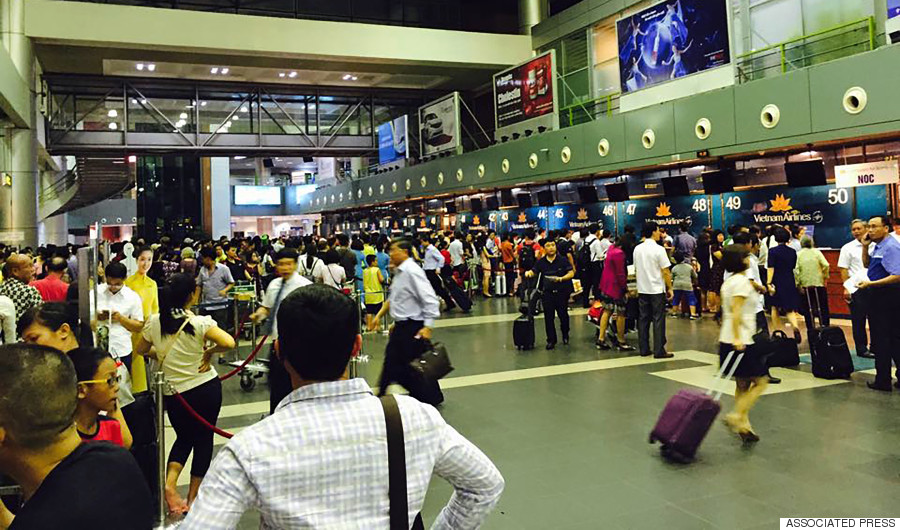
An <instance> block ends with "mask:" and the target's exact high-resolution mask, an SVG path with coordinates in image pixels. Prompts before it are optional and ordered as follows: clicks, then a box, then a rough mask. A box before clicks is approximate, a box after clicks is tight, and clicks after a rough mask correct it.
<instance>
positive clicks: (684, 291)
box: [672, 250, 700, 320]
mask: <svg viewBox="0 0 900 530" xmlns="http://www.w3.org/2000/svg"><path fill="white" fill-rule="evenodd" d="M673 258H674V259H675V266H674V267H672V287H673V288H674V290H675V297H674V298H673V299H672V316H673V317H677V316H678V312H679V311H680V310H681V299H682V298H685V297H687V302H688V305H689V306H690V307H691V316H690V318H691V320H697V319H698V318H700V315H699V314H698V313H697V296H696V295H694V286H695V285H696V284H697V271H696V270H695V269H694V267H693V266H692V265H691V264H690V262H689V261H688V260H687V259H685V258H686V256H685V255H684V252H682V251H680V250H676V251H675V253H674V254H673Z"/></svg>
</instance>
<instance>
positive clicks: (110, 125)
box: [109, 122, 119, 131]
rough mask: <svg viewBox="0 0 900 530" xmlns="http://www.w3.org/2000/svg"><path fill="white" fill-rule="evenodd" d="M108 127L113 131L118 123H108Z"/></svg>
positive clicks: (117, 126)
mask: <svg viewBox="0 0 900 530" xmlns="http://www.w3.org/2000/svg"><path fill="white" fill-rule="evenodd" d="M109 128H110V129H112V130H114V131H115V130H116V129H118V128H119V124H118V123H116V122H112V123H110V124H109Z"/></svg>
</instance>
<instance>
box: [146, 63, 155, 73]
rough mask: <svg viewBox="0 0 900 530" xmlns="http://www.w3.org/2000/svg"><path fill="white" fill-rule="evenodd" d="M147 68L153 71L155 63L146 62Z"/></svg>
mask: <svg viewBox="0 0 900 530" xmlns="http://www.w3.org/2000/svg"><path fill="white" fill-rule="evenodd" d="M147 70H150V71H151V72H152V71H154V70H156V65H155V64H152V63H151V64H148V65H147Z"/></svg>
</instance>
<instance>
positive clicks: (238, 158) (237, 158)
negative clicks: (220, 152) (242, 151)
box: [234, 155, 247, 160]
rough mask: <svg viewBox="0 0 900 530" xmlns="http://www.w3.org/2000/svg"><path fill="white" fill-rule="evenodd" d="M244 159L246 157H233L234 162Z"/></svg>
mask: <svg viewBox="0 0 900 530" xmlns="http://www.w3.org/2000/svg"><path fill="white" fill-rule="evenodd" d="M245 158H247V157H246V156H240V155H238V156H236V157H234V159H235V160H243V159H245Z"/></svg>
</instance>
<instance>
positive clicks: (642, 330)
mask: <svg viewBox="0 0 900 530" xmlns="http://www.w3.org/2000/svg"><path fill="white" fill-rule="evenodd" d="M641 235H642V236H643V237H644V241H643V243H641V244H640V245H638V246H636V247H634V266H635V274H636V276H637V291H638V304H639V307H640V317H639V319H638V343H639V345H640V351H641V356H642V357H646V356H648V355H650V353H651V351H650V322H651V321H652V322H653V351H652V353H653V356H654V357H656V358H657V359H668V358H670V357H674V355H673V354H671V353H667V352H666V350H665V346H666V300H671V299H672V296H673V292H672V271H671V270H670V269H669V267H671V265H672V262H671V261H669V255H668V254H666V249H665V248H663V246H662V244H660V243H659V240H660V238H661V237H662V232H660V231H659V225H657V224H656V223H654V222H652V221H651V222H649V223H645V224H644V228H643V229H642V230H641Z"/></svg>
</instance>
